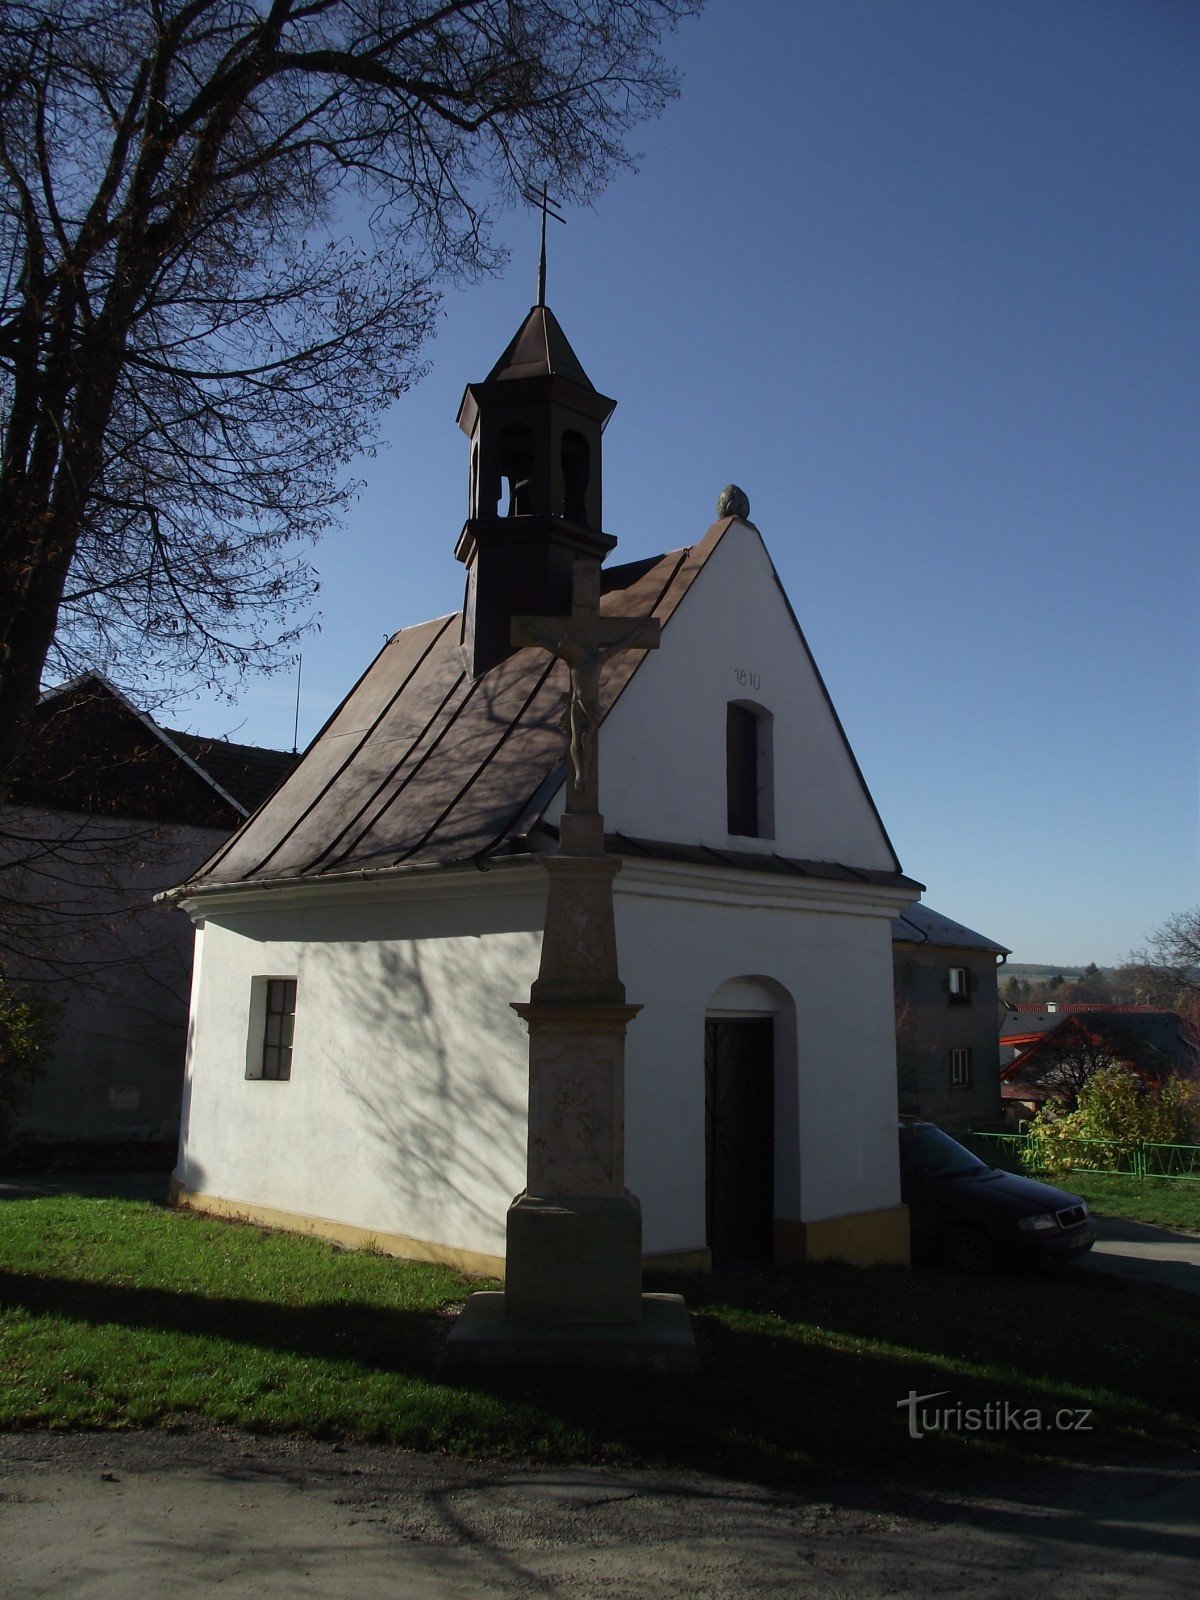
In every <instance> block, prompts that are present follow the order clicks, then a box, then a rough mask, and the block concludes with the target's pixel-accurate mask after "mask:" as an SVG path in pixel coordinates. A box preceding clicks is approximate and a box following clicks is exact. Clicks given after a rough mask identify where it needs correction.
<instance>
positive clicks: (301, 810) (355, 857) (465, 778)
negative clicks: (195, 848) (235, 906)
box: [193, 520, 728, 883]
mask: <svg viewBox="0 0 1200 1600" xmlns="http://www.w3.org/2000/svg"><path fill="white" fill-rule="evenodd" d="M727 526H728V522H727V520H725V521H722V522H720V523H717V524H715V525H714V526H713V528H711V529H710V530H709V532H708V534H706V535H705V538H704V539H703V540H702V541H701V542H700V544H698V545H696V546H694V547H692V548H690V549H686V550H677V551H673V552H671V553H669V554H667V555H665V556H660V557H657V558H656V559H654V560H652V561H640V562H633V563H630V564H628V565H626V566H618V567H614V568H611V569H610V570H608V571H606V572H605V573H604V574H603V581H604V595H603V598H602V601H601V608H602V610H605V611H609V612H612V613H616V614H622V615H629V614H633V615H650V614H653V615H655V616H657V617H658V618H659V619H660V620H661V621H663V622H666V621H667V619H668V618H669V617H670V616H671V614H672V613H673V612H674V610H675V608H676V606H677V605H678V604H679V602H680V600H681V599H682V598H683V596H684V594H686V592H687V590H688V587H689V586H690V584H691V582H692V580H693V578H694V577H695V575H696V573H697V572H699V570H700V568H701V567H702V566H703V565H704V562H705V561H706V560H707V559H708V556H709V554H710V553H711V551H712V550H713V549H714V548H715V547H716V544H717V543H718V542H719V540H720V537H721V535H722V534H723V533H724V531H725V528H726V527H727ZM460 626H461V618H460V617H459V616H458V615H455V616H452V617H448V618H441V619H439V620H438V621H435V622H428V623H421V624H419V625H418V626H416V627H413V628H406V629H404V630H403V631H402V632H400V633H398V634H396V635H395V636H394V637H393V638H392V639H391V640H389V642H388V644H387V645H386V646H385V647H384V649H383V650H382V651H381V652H380V654H379V656H378V657H377V658H376V660H375V661H374V663H373V664H372V665H371V667H370V668H369V669H368V670H367V672H366V674H365V675H364V676H363V678H362V679H361V680H360V682H359V683H358V685H357V686H356V687H355V689H353V690H352V691H351V693H350V695H349V696H348V697H347V699H346V700H345V701H344V702H343V704H342V705H341V707H339V709H338V711H337V712H336V713H335V714H334V716H333V717H332V718H331V719H330V721H329V723H328V724H327V726H326V727H325V729H324V730H323V731H322V732H321V733H320V734H319V735H318V737H317V739H316V740H315V741H314V743H313V744H312V746H311V747H310V749H309V750H308V751H307V753H306V754H305V756H304V757H303V759H302V761H301V763H300V765H299V767H298V768H297V769H296V770H295V771H294V772H293V773H292V775H291V777H290V778H289V779H288V780H287V781H286V782H285V783H284V784H283V785H282V787H281V788H280V789H279V790H278V791H277V792H276V793H275V795H274V796H273V797H272V798H271V800H270V801H269V802H268V803H267V805H266V806H265V807H264V808H263V809H262V810H261V811H260V812H259V813H258V815H257V816H255V817H253V818H252V819H251V820H250V822H249V823H247V824H246V826H245V827H243V828H242V829H241V830H240V831H239V832H238V833H237V834H236V835H235V836H234V838H233V839H232V840H231V841H230V843H229V844H228V845H227V846H226V847H225V849H223V850H222V851H220V852H218V854H217V855H216V856H214V857H213V858H212V860H211V861H210V862H208V863H207V865H206V866H205V867H204V868H203V869H202V870H201V872H200V874H198V876H197V878H196V879H195V880H193V881H195V882H199V883H237V882H240V881H243V880H246V879H251V878H253V879H261V878H276V877H280V878H313V877H319V876H321V875H323V874H325V873H334V872H346V871H354V870H356V869H357V870H361V871H371V870H372V869H375V868H381V867H390V866H395V865H398V864H400V863H403V862H410V863H417V862H441V863H450V862H454V861H463V860H470V859H472V858H474V857H477V856H479V855H480V854H482V853H485V852H487V851H491V850H497V849H500V848H502V847H503V845H504V843H505V841H506V840H507V839H509V838H510V837H511V836H512V835H513V834H514V833H516V832H519V831H524V830H525V829H526V828H528V827H529V826H530V825H531V823H533V822H534V821H536V820H537V818H538V817H539V816H540V815H541V813H542V811H544V810H545V808H546V806H547V805H548V804H549V802H550V801H551V799H553V797H554V795H555V793H556V792H557V790H558V788H559V787H560V784H561V769H562V763H563V735H562V731H561V717H562V710H563V698H564V695H565V692H566V688H567V682H568V674H567V668H566V666H565V665H564V664H563V663H562V662H560V661H553V660H551V658H550V657H549V656H548V655H547V654H546V652H545V651H543V650H539V649H534V648H530V649H525V650H518V651H516V652H515V653H514V654H513V655H511V656H509V657H508V658H507V659H506V660H504V661H502V662H500V663H499V664H498V665H497V666H495V667H493V668H492V669H491V670H490V671H489V672H486V673H484V674H482V675H481V676H480V677H479V678H478V679H476V680H475V681H474V682H472V681H471V680H470V679H469V678H468V677H467V676H466V674H465V672H464V670H463V662H462V655H461V651H460V648H459V635H460ZM643 659H644V652H642V651H637V650H627V651H621V652H618V653H616V654H614V655H613V656H611V657H610V658H609V659H608V661H607V662H606V663H605V666H604V670H603V673H602V676H601V685H600V699H601V715H602V716H603V715H604V714H606V713H607V712H608V710H609V709H610V708H611V706H612V705H613V703H614V702H615V701H616V699H617V697H618V696H619V695H620V693H621V691H622V690H623V689H624V687H625V685H626V684H627V683H628V682H629V680H630V678H631V677H632V676H633V674H634V673H635V672H636V671H637V668H638V667H639V666H640V664H641V662H642V660H643Z"/></svg>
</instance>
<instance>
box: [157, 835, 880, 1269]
mask: <svg viewBox="0 0 1200 1600" xmlns="http://www.w3.org/2000/svg"><path fill="white" fill-rule="evenodd" d="M355 887H357V888H358V889H359V890H360V891H361V892H362V893H363V894H364V895H369V896H372V897H373V898H372V899H371V900H370V901H369V903H363V904H355V903H353V902H352V901H346V900H342V901H340V902H339V901H337V900H333V901H329V900H325V901H324V902H322V901H321V900H320V898H319V897H318V898H317V899H316V900H311V899H310V900H309V901H308V903H304V901H305V896H304V892H303V891H298V890H297V891H293V890H286V891H282V892H280V891H271V892H268V893H264V894H263V895H262V896H261V897H260V900H261V906H260V909H257V910H253V911H246V910H237V909H226V910H224V911H222V910H219V909H217V908H216V905H215V903H212V902H210V903H209V905H208V909H207V915H206V919H205V923H204V927H203V929H202V932H201V935H200V938H199V941H198V949H197V961H196V970H195V995H194V1001H193V1018H194V1020H193V1032H192V1038H191V1045H190V1058H189V1065H188V1081H187V1090H186V1095H185V1102H184V1119H183V1128H184V1133H183V1142H182V1153H181V1161H180V1166H179V1168H178V1176H179V1177H180V1179H181V1180H182V1182H183V1184H184V1187H185V1188H186V1189H188V1190H191V1191H194V1192H199V1193H206V1194H212V1195H217V1196H220V1197H221V1198H223V1199H226V1200H233V1201H240V1202H242V1203H246V1204H250V1205H259V1206H265V1207H270V1208H273V1209H275V1210H279V1211H286V1212H293V1213H296V1214H298V1215H302V1216H313V1217H320V1218H327V1219H330V1220H332V1221H336V1222H344V1223H349V1224H351V1225H353V1226H356V1227H360V1228H367V1229H377V1230H379V1231H382V1232H388V1233H398V1234H405V1235H408V1236H410V1237H413V1238H416V1239H421V1240H425V1241H428V1242H431V1243H436V1244H440V1245H446V1246H451V1247H454V1248H458V1249H463V1250H470V1251H477V1252H480V1253H483V1254H488V1255H503V1253H504V1225H505V1215H506V1212H507V1208H508V1205H509V1202H510V1201H511V1199H512V1198H513V1196H514V1195H515V1194H516V1193H518V1192H519V1190H520V1189H521V1188H522V1187H523V1186H524V1179H525V1138H526V1105H527V1081H528V1080H527V1035H526V1032H525V1029H524V1027H523V1025H522V1024H521V1023H520V1022H519V1020H518V1019H517V1018H516V1016H515V1015H514V1013H513V1012H512V1011H511V1010H510V1002H511V1001H513V1000H520V999H524V998H527V997H528V994H529V987H530V984H531V983H532V981H533V979H534V977H535V976H536V973H537V964H538V959H539V954H540V944H541V932H540V928H541V919H542V916H543V914H544V904H545V882H544V876H543V874H542V873H541V871H540V869H538V868H537V867H535V866H528V867H521V868H517V869H512V870H507V871H503V872H500V871H497V872H493V873H489V874H487V875H485V876H481V875H480V874H478V873H474V872H472V873H470V874H469V875H468V874H454V875H450V874H443V875H437V876H427V877H424V878H421V879H409V880H407V881H395V882H394V884H393V887H392V889H391V890H390V892H388V893H386V894H385V893H383V891H381V890H380V889H379V888H374V887H370V886H367V885H359V886H355ZM616 889H617V894H616V913H617V937H618V946H619V951H620V964H621V971H622V974H623V975H624V978H625V982H626V987H627V990H628V994H629V999H630V1001H631V1002H633V1003H637V1004H640V1005H642V1006H643V1007H644V1009H643V1010H642V1012H641V1013H640V1014H639V1015H638V1016H637V1017H636V1018H635V1019H634V1021H633V1022H632V1023H631V1025H630V1029H629V1034H628V1043H627V1068H626V1178H627V1182H628V1184H629V1186H630V1188H631V1189H632V1190H633V1191H634V1193H635V1194H637V1195H638V1196H639V1198H640V1199H641V1202H642V1214H643V1223H644V1241H643V1242H644V1247H645V1249H646V1251H647V1252H650V1253H653V1252H661V1251H674V1250H693V1249H698V1248H702V1247H703V1245H704V1244H705V1210H704V1173H705V1143H704V1140H705V1132H704V1019H705V1014H706V1011H707V1010H708V1008H709V1006H710V1005H711V1004H712V1002H713V999H714V997H715V996H716V994H717V991H718V990H719V989H720V988H721V986H722V985H723V984H727V983H728V981H729V980H730V979H736V978H755V979H759V980H767V981H768V982H769V983H770V984H771V985H772V986H773V987H774V989H775V991H776V993H778V994H780V995H782V996H784V997H785V999H784V1001H783V1003H782V1004H781V1007H780V1011H779V1013H778V1018H779V1020H778V1022H777V1040H776V1116H775V1124H776V1200H775V1214H776V1216H779V1217H785V1218H788V1219H791V1220H795V1221H805V1222H808V1221H817V1220H820V1219H822V1218H826V1217H833V1216H841V1215H845V1214H848V1213H858V1212H863V1211H872V1210H876V1209H882V1208H885V1207H889V1206H893V1205H895V1204H896V1203H897V1202H898V1199H899V1189H898V1174H897V1170H896V1080H895V1044H894V1028H893V1022H892V1009H891V942H890V917H891V915H892V914H893V913H894V907H893V906H891V905H889V904H887V903H884V901H883V899H882V898H881V897H880V895H879V892H878V891H873V890H867V889H865V888H861V887H858V886H838V885H829V884H826V883H814V882H809V881H806V880H800V879H786V880H775V879H772V878H766V877H764V876H763V875H760V874H751V873H738V874H729V873H722V872H709V871H707V870H706V869H700V868H694V867H686V866H684V867H680V866H664V865H660V864H656V863H646V862H628V863H626V865H625V868H624V870H623V871H622V873H621V874H620V875H619V876H618V878H617V880H616ZM292 975H294V976H295V977H296V978H297V980H298V997H297V1009H296V1034H295V1046H294V1054H293V1062H292V1076H291V1079H290V1080H289V1081H287V1082H283V1083H275V1082H270V1081H263V1080H259V1079H247V1077H246V1061H247V1039H248V1028H249V1020H250V993H251V983H252V979H253V978H254V977H256V976H259V977H261V976H292ZM789 1002H790V1003H789ZM793 1010H794V1023H795V1026H794V1035H795V1036H794V1038H793V1030H792V1016H793Z"/></svg>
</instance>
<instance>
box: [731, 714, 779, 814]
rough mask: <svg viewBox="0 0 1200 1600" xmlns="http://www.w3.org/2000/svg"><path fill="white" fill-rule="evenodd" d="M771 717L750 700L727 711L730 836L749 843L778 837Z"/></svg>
mask: <svg viewBox="0 0 1200 1600" xmlns="http://www.w3.org/2000/svg"><path fill="white" fill-rule="evenodd" d="M772 724H773V718H772V716H771V713H770V712H769V711H768V710H767V709H766V708H765V707H764V706H757V705H754V704H753V703H752V702H751V701H749V700H731V701H730V702H729V704H728V705H727V706H726V708H725V794H726V808H727V819H728V820H727V826H728V828H729V831H730V833H735V834H739V835H741V836H742V837H743V838H747V839H771V838H773V837H774V835H775V793H774V791H775V784H774V759H773V750H772Z"/></svg>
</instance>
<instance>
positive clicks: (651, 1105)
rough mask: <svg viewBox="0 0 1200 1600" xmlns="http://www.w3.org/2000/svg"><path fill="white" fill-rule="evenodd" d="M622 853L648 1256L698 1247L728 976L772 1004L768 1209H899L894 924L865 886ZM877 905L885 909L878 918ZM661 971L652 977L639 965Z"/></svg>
mask: <svg viewBox="0 0 1200 1600" xmlns="http://www.w3.org/2000/svg"><path fill="white" fill-rule="evenodd" d="M716 876H717V875H716V874H711V873H710V874H707V875H705V874H703V873H701V872H698V871H697V870H695V869H689V868H669V867H663V866H659V865H657V864H654V863H641V862H626V864H625V867H624V869H623V871H622V873H621V875H620V876H619V877H618V878H617V881H616V889H617V895H616V910H617V940H618V947H619V951H620V962H621V971H622V973H623V975H624V977H625V984H626V989H627V992H628V998H629V1001H630V1003H632V1004H642V1005H643V1006H644V1008H645V1009H644V1010H643V1011H642V1012H641V1014H640V1015H639V1016H637V1017H636V1018H635V1019H634V1021H633V1022H632V1023H631V1024H630V1028H629V1034H628V1040H627V1046H626V1082H625V1104H626V1145H625V1161H626V1178H627V1182H628V1184H629V1186H630V1188H631V1189H632V1190H633V1191H634V1193H635V1194H637V1195H639V1197H640V1198H641V1201H642V1214H643V1219H644V1225H645V1239H644V1242H645V1248H646V1250H647V1251H648V1252H655V1251H671V1250H685V1249H694V1248H697V1247H699V1246H702V1245H703V1244H704V1242H705V1217H704V1172H705V1144H704V1019H705V1014H706V1012H707V1010H708V1008H709V1006H710V1004H711V1003H712V1002H713V999H714V997H715V996H716V994H717V991H718V990H719V989H720V988H721V986H722V985H723V984H725V983H727V982H728V981H729V980H730V979H734V978H759V979H767V980H769V981H770V982H771V983H772V984H773V985H774V986H776V988H777V989H778V990H782V991H784V992H785V993H786V994H787V995H788V996H789V997H790V999H791V1001H792V1003H793V1004H794V1008H795V1038H794V1040H793V1038H792V1037H791V1023H790V1017H789V1015H788V1008H787V1007H786V1006H784V1007H782V1008H781V1009H780V1011H779V1012H778V1013H777V1023H776V1062H775V1215H776V1216H777V1217H783V1218H788V1219H790V1220H792V1221H803V1222H815V1221H819V1220H821V1219H823V1218H827V1217H836V1216H843V1215H846V1214H850V1213H858V1212H863V1211H872V1210H877V1209H883V1208H886V1207H889V1206H894V1205H896V1204H898V1203H899V1173H898V1167H897V1143H896V1066H895V1061H896V1057H895V1025H894V1020H893V1015H892V1000H891V961H892V957H891V931H890V921H889V919H890V916H891V915H893V914H894V912H893V911H889V910H888V909H887V908H886V906H881V905H880V904H879V902H878V901H877V900H874V899H873V893H874V892H865V893H864V892H859V891H841V890H840V889H839V888H837V887H836V886H831V885H829V884H815V885H814V884H810V883H807V882H805V881H804V880H786V881H784V882H782V883H781V882H776V881H775V880H772V879H768V878H764V877H760V876H758V875H753V874H749V873H742V874H738V875H736V880H733V879H732V878H731V875H725V882H724V884H723V885H721V886H720V887H718V886H717V885H716V884H715V882H714V880H715V878H716ZM881 913H883V914H881ZM651 973H653V974H654V980H653V981H649V980H648V977H647V975H648V974H651Z"/></svg>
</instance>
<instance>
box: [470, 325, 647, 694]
mask: <svg viewBox="0 0 1200 1600" xmlns="http://www.w3.org/2000/svg"><path fill="white" fill-rule="evenodd" d="M615 407H616V401H615V400H609V399H607V398H606V397H605V396H604V395H602V394H599V393H597V391H596V390H595V389H594V388H593V387H592V384H591V381H590V380H589V378H588V375H587V373H586V372H584V370H583V368H582V367H581V366H580V364H579V358H578V357H577V356H576V354H575V352H574V351H573V350H572V349H571V346H570V345H569V344H568V343H567V336H566V334H564V333H563V331H562V329H561V328H560V327H559V325H558V322H557V320H556V318H555V316H554V313H553V312H552V311H551V310H550V308H549V306H547V305H544V304H542V303H540V302H539V304H537V305H536V306H534V308H533V310H532V311H531V312H530V313H529V315H528V316H527V317H526V318H525V321H524V322H523V323H522V324H521V327H520V328H519V329H518V331H517V334H516V336H515V338H514V339H513V340H512V342H511V343H510V345H509V346H508V349H507V350H505V352H504V354H503V355H502V356H501V357H500V359H499V361H498V362H497V363H496V365H495V366H494V367H493V368H492V370H491V372H489V373H488V375H487V377H486V378H485V379H484V381H483V382H482V383H472V384H468V386H467V391H466V393H465V394H464V395H463V400H462V405H461V406H460V407H459V412H458V425H459V427H460V428H461V429H462V430H463V432H464V433H465V434H466V435H467V436H468V438H469V439H470V441H471V488H470V509H469V514H468V517H467V522H466V525H465V526H464V528H463V531H462V533H461V535H460V536H459V540H458V544H457V545H456V547H455V551H454V554H455V555H456V556H457V558H458V559H459V560H460V561H461V562H463V564H464V565H465V566H466V568H467V598H466V603H465V604H464V606H463V635H462V646H463V656H464V659H465V661H466V665H467V670H468V671H469V672H470V674H471V676H472V677H478V675H479V674H480V673H481V672H486V671H487V669H488V668H489V667H493V666H495V665H496V663H497V662H499V661H503V660H504V658H505V657H506V656H507V655H509V654H510V653H511V651H512V646H511V644H510V643H509V633H510V629H511V622H512V618H513V617H514V616H567V615H569V614H570V610H571V575H572V569H573V566H574V563H575V561H576V559H577V558H578V557H580V556H589V557H591V558H592V559H593V560H598V561H602V560H603V559H604V557H605V556H606V555H607V554H608V552H609V551H610V550H611V549H612V548H613V547H614V546H615V544H616V542H617V541H616V539H615V538H613V537H612V536H611V535H609V534H606V533H604V532H602V530H601V520H600V519H601V472H600V436H601V434H602V433H603V431H604V425H605V423H606V422H607V421H608V419H609V417H610V416H611V415H612V413H613V411H614V409H615Z"/></svg>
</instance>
